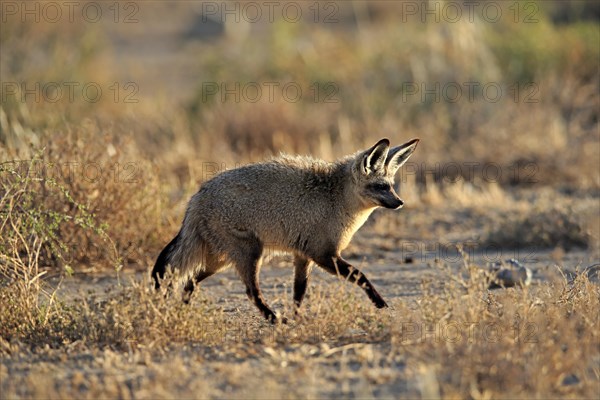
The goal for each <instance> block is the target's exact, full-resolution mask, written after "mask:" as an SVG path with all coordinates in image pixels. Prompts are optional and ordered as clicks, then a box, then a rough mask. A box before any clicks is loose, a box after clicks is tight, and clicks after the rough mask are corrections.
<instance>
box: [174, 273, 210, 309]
mask: <svg viewBox="0 0 600 400" xmlns="http://www.w3.org/2000/svg"><path fill="white" fill-rule="evenodd" d="M215 272H216V271H210V272H209V271H198V272H197V273H196V275H194V279H193V280H192V279H188V281H187V282H186V283H185V286H184V287H183V295H182V300H183V302H184V303H185V304H189V302H190V299H191V298H192V293H194V288H195V285H194V281H196V285H197V284H199V283H200V282H202V281H203V280H205V279H206V278H208V277H209V276H212V275H214V273H215Z"/></svg>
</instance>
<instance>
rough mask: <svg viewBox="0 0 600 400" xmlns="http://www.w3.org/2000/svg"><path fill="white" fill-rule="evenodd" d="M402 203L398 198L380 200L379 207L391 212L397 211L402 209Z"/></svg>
mask: <svg viewBox="0 0 600 400" xmlns="http://www.w3.org/2000/svg"><path fill="white" fill-rule="evenodd" d="M403 205H404V202H403V201H402V199H401V198H399V197H393V198H386V199H382V200H381V206H382V207H385V208H389V209H391V210H397V209H398V208H400V207H402V206H403Z"/></svg>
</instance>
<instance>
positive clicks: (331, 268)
mask: <svg viewBox="0 0 600 400" xmlns="http://www.w3.org/2000/svg"><path fill="white" fill-rule="evenodd" d="M315 261H316V262H317V264H319V265H320V266H321V267H323V269H325V270H326V271H327V272H329V273H331V274H333V275H338V276H341V277H343V278H345V279H348V280H349V281H350V282H352V283H356V284H357V285H358V286H360V287H361V288H362V289H363V290H364V291H365V293H366V294H367V296H369V299H371V301H372V302H373V304H375V307H377V308H384V307H388V305H387V303H386V302H385V300H383V298H382V297H381V295H380V294H379V293H378V292H377V290H375V287H374V286H373V284H372V283H371V282H370V281H369V280H368V279H367V277H366V276H365V274H363V273H362V272H361V271H360V270H359V269H358V268H355V267H353V266H352V265H351V264H350V263H349V262H347V261H346V260H344V259H343V258H342V257H340V256H337V255H334V256H329V257H322V258H320V259H319V260H315Z"/></svg>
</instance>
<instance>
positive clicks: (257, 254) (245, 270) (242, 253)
mask: <svg viewBox="0 0 600 400" xmlns="http://www.w3.org/2000/svg"><path fill="white" fill-rule="evenodd" d="M236 242H237V243H236V246H235V249H231V252H230V254H229V255H230V257H231V259H232V261H233V263H234V265H235V268H236V270H237V271H238V273H239V275H240V277H241V278H242V281H243V282H244V284H245V285H246V294H247V295H248V298H249V299H250V301H252V302H253V303H254V304H255V305H256V307H258V309H259V310H260V312H261V313H262V315H263V316H264V317H265V318H266V319H267V320H269V322H272V323H275V322H276V321H277V317H276V316H275V313H274V312H273V311H272V310H271V309H270V308H269V306H267V304H266V303H265V300H264V298H263V296H262V292H261V290H260V287H259V284H258V280H259V279H258V275H259V272H260V267H261V262H262V259H261V258H262V252H263V245H262V243H261V242H260V240H258V238H256V237H255V236H253V235H252V236H247V237H244V238H243V239H238V240H236Z"/></svg>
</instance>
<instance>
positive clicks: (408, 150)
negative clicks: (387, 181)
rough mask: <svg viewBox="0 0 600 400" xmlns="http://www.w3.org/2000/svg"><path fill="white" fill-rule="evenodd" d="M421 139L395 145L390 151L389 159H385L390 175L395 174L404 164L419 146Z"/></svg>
mask: <svg viewBox="0 0 600 400" xmlns="http://www.w3.org/2000/svg"><path fill="white" fill-rule="evenodd" d="M417 143H419V139H413V140H410V141H408V142H406V143H404V144H401V145H400V146H397V147H394V148H392V149H391V150H390V151H389V154H388V156H387V159H386V160H385V169H386V170H387V173H388V175H390V176H394V175H395V174H396V171H398V168H400V167H401V166H402V164H404V163H405V162H406V160H408V157H410V155H411V154H412V153H413V151H415V149H416V148H417Z"/></svg>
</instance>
